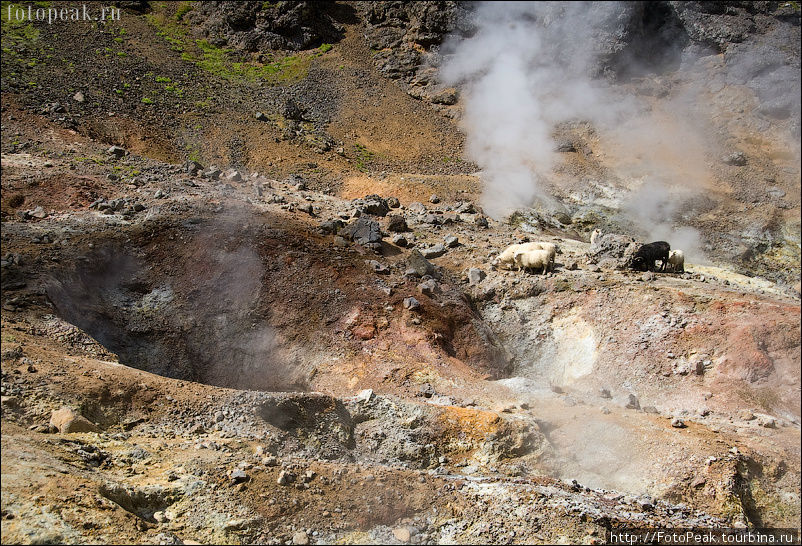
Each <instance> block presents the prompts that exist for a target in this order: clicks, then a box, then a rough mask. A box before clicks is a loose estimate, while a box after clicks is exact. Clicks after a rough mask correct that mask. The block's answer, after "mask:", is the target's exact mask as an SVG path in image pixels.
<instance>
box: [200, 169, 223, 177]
mask: <svg viewBox="0 0 802 546" xmlns="http://www.w3.org/2000/svg"><path fill="white" fill-rule="evenodd" d="M221 174H223V171H221V170H220V169H218V168H217V167H209V168H208V169H207V170H205V171H203V176H204V177H206V178H208V179H209V180H217V179H218V178H220V175H221Z"/></svg>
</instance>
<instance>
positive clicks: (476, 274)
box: [468, 267, 487, 286]
mask: <svg viewBox="0 0 802 546" xmlns="http://www.w3.org/2000/svg"><path fill="white" fill-rule="evenodd" d="M485 277H487V273H485V272H484V271H482V270H481V269H479V268H478V267H472V268H470V269H468V284H470V285H471V286H473V285H476V284H479V283H480V282H482V281H483V280H484V279H485Z"/></svg>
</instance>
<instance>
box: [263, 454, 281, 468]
mask: <svg viewBox="0 0 802 546" xmlns="http://www.w3.org/2000/svg"><path fill="white" fill-rule="evenodd" d="M262 464H263V465H265V466H277V465H278V458H277V457H276V456H275V455H268V456H267V457H264V458H263V459H262Z"/></svg>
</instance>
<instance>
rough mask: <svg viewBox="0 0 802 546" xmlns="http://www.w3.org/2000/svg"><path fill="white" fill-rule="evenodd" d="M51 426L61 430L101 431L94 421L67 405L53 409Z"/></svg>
mask: <svg viewBox="0 0 802 546" xmlns="http://www.w3.org/2000/svg"><path fill="white" fill-rule="evenodd" d="M50 426H52V427H55V428H57V429H58V431H59V432H100V429H99V428H98V427H97V425H95V424H94V423H93V422H92V421H90V420H89V419H87V418H86V417H84V416H83V415H81V414H80V413H78V412H77V411H75V410H74V409H72V408H70V407H67V406H64V407H62V408H61V409H57V410H53V413H51V414H50Z"/></svg>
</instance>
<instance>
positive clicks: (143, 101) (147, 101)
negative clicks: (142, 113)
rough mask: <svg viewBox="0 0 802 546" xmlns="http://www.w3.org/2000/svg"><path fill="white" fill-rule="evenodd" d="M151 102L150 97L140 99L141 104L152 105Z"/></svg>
mask: <svg viewBox="0 0 802 546" xmlns="http://www.w3.org/2000/svg"><path fill="white" fill-rule="evenodd" d="M153 102H154V101H153V99H151V98H150V97H142V103H143V104H153Z"/></svg>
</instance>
